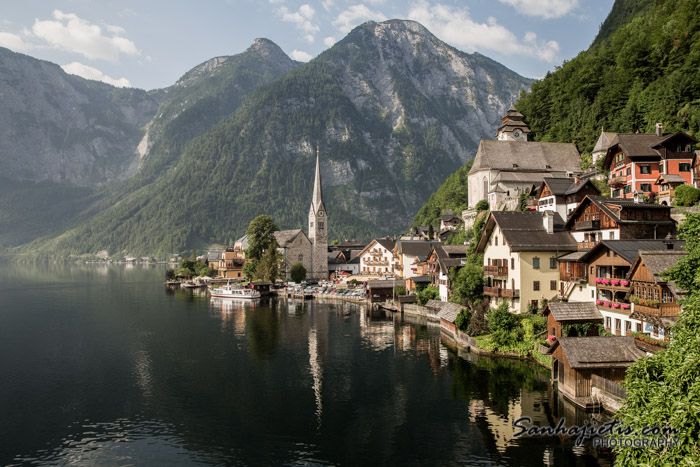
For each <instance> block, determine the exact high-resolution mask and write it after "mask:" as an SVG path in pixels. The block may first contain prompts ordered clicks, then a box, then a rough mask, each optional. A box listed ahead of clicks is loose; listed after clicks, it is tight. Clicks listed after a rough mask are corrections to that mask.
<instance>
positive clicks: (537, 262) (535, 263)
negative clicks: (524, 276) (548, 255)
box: [532, 258, 540, 269]
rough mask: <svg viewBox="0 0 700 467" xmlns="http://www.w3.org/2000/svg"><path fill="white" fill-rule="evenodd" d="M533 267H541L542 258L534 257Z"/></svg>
mask: <svg viewBox="0 0 700 467" xmlns="http://www.w3.org/2000/svg"><path fill="white" fill-rule="evenodd" d="M532 268H533V269H539V268H540V259H539V258H532Z"/></svg>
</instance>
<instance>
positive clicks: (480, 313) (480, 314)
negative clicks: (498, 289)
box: [467, 300, 489, 336]
mask: <svg viewBox="0 0 700 467" xmlns="http://www.w3.org/2000/svg"><path fill="white" fill-rule="evenodd" d="M488 312H489V301H488V300H482V301H480V302H479V304H478V305H476V307H474V311H473V312H472V314H471V319H470V320H469V328H468V330H467V331H468V332H467V334H469V335H470V336H480V335H482V334H486V333H488V332H489V324H488V321H487V319H486V317H487V316H488Z"/></svg>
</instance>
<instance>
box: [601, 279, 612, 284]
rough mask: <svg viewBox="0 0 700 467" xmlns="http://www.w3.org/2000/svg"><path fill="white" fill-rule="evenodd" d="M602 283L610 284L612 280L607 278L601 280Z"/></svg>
mask: <svg viewBox="0 0 700 467" xmlns="http://www.w3.org/2000/svg"><path fill="white" fill-rule="evenodd" d="M600 283H601V284H603V285H610V281H609V280H607V279H603V280H601V281H600Z"/></svg>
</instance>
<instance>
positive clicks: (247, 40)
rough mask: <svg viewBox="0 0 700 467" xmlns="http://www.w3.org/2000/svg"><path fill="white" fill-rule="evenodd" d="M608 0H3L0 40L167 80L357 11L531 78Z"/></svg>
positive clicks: (579, 43) (339, 22)
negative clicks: (409, 23) (411, 26)
mask: <svg viewBox="0 0 700 467" xmlns="http://www.w3.org/2000/svg"><path fill="white" fill-rule="evenodd" d="M612 4H613V0H461V1H454V0H441V1H437V0H415V1H413V0H410V1H405V2H401V1H389V0H365V1H364V2H362V1H348V0H301V1H296V0H260V1H253V0H197V1H190V0H170V1H164V0H139V1H135V0H120V1H118V2H114V1H111V2H107V1H103V0H51V1H48V0H24V1H21V2H18V1H7V0H6V1H4V2H3V6H2V13H1V14H0V46H3V47H7V48H9V49H11V50H14V51H16V52H22V53H26V54H28V55H31V56H33V57H37V58H41V59H45V60H49V61H51V62H54V63H57V64H59V65H61V66H62V67H63V68H64V69H65V70H66V71H68V72H70V73H74V74H78V75H81V76H84V77H86V78H91V79H99V80H102V81H105V82H110V83H112V84H115V85H120V86H133V87H138V88H142V89H154V88H161V87H166V86H170V85H172V84H173V83H175V81H177V79H178V78H179V77H180V76H182V75H183V74H184V73H185V72H187V71H188V70H189V69H191V68H192V67H194V66H196V65H198V64H200V63H202V62H204V61H206V60H208V59H210V58H212V57H216V56H220V55H233V54H237V53H240V52H242V51H244V50H245V49H246V48H248V46H249V45H250V44H251V43H252V42H253V40H254V39H255V38H257V37H265V38H268V39H271V40H272V41H274V42H275V43H277V44H278V45H279V46H280V47H281V48H282V49H283V50H284V51H285V52H286V53H287V54H288V55H290V56H291V57H292V58H295V59H296V60H300V61H308V60H310V59H312V58H313V57H315V56H317V55H318V54H319V53H321V52H323V51H324V50H326V49H327V48H329V47H330V46H331V45H332V44H333V43H334V42H336V41H338V40H340V39H342V38H343V37H344V36H345V35H346V34H347V33H348V32H349V31H350V30H351V29H352V28H353V27H355V26H357V25H359V24H361V23H363V22H364V21H366V20H375V21H382V20H385V19H394V18H399V19H412V20H416V21H418V22H420V23H422V24H423V25H424V26H426V27H427V28H428V29H430V31H431V32H432V33H433V34H435V35H436V36H437V37H438V38H440V39H442V40H443V41H445V42H447V43H449V44H450V45H452V46H454V47H456V48H458V49H460V50H463V51H465V52H474V51H478V52H480V53H482V54H484V55H486V56H488V57H491V58H493V59H494V60H497V61H499V62H501V63H503V64H504V65H506V66H507V67H509V68H511V69H512V70H514V71H516V72H518V73H520V74H521V75H523V76H527V77H531V78H540V77H542V76H544V75H545V74H546V73H547V71H551V70H554V69H555V68H556V67H557V66H560V65H561V64H562V63H563V61H565V60H568V59H571V58H573V57H574V56H576V54H578V53H579V52H580V51H581V50H584V49H586V48H587V47H588V46H589V45H590V43H591V42H592V41H593V39H594V37H595V35H596V33H597V32H598V27H599V26H600V24H601V23H602V22H603V20H604V19H605V17H606V16H607V14H608V13H609V11H610V9H611V8H612Z"/></svg>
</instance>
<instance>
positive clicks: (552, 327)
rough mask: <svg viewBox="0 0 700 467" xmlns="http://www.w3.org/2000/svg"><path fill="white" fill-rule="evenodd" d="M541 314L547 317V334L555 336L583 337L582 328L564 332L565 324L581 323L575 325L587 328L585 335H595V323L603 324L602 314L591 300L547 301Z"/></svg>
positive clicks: (596, 327) (596, 333) (596, 330)
mask: <svg viewBox="0 0 700 467" xmlns="http://www.w3.org/2000/svg"><path fill="white" fill-rule="evenodd" d="M542 314H543V315H544V316H545V317H546V318H547V334H549V335H550V336H554V337H556V338H559V337H564V334H567V336H566V337H584V336H581V335H580V334H581V333H582V331H583V329H569V331H570V332H568V333H566V332H564V331H566V329H567V328H566V326H567V325H582V326H575V327H576V328H587V329H586V333H585V336H597V335H598V326H596V325H597V324H603V315H601V314H600V312H599V311H598V309H597V308H596V307H595V304H594V303H591V302H549V303H548V304H547V306H546V307H545V308H544V312H543V313H542ZM586 323H591V324H592V325H586Z"/></svg>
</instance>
